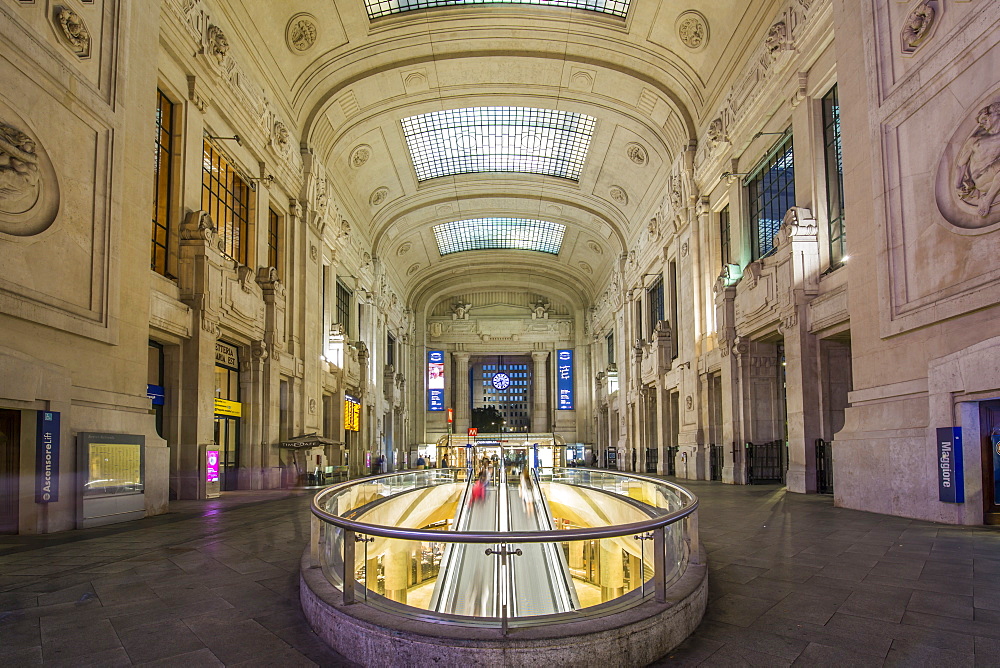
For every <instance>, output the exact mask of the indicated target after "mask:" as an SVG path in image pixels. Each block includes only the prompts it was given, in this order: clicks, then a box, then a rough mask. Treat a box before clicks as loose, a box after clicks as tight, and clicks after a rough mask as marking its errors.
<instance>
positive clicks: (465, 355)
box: [451, 351, 472, 362]
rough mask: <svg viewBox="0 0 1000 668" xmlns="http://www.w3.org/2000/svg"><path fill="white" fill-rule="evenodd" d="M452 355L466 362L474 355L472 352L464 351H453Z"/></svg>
mask: <svg viewBox="0 0 1000 668" xmlns="http://www.w3.org/2000/svg"><path fill="white" fill-rule="evenodd" d="M451 355H452V357H454V358H455V359H456V360H459V361H464V362H468V361H469V358H470V357H472V353H467V352H462V351H455V352H452V354H451Z"/></svg>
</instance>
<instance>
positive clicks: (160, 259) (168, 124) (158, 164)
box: [150, 89, 174, 276]
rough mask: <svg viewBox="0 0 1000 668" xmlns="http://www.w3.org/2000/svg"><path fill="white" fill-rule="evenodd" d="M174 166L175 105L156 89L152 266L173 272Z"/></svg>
mask: <svg viewBox="0 0 1000 668" xmlns="http://www.w3.org/2000/svg"><path fill="white" fill-rule="evenodd" d="M173 167H174V106H173V105H172V104H171V103H170V100H169V99H168V98H167V96H166V95H164V94H163V91H161V90H159V89H157V91H156V147H155V159H154V162H153V235H152V240H153V244H152V255H151V258H150V268H152V270H153V271H155V272H157V273H158V274H163V275H164V276H169V273H168V271H167V257H168V253H167V248H168V244H169V240H170V209H171V207H170V190H171V186H172V181H173V173H172V172H173Z"/></svg>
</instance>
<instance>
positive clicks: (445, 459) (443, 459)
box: [441, 454, 448, 469]
mask: <svg viewBox="0 0 1000 668" xmlns="http://www.w3.org/2000/svg"><path fill="white" fill-rule="evenodd" d="M441 468H443V469H446V468H448V455H447V454H446V455H444V456H442V457H441Z"/></svg>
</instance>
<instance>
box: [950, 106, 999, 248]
mask: <svg viewBox="0 0 1000 668" xmlns="http://www.w3.org/2000/svg"><path fill="white" fill-rule="evenodd" d="M973 123H974V124H973ZM935 195H936V198H937V204H938V209H940V211H941V213H942V214H943V215H944V217H945V218H946V219H947V220H948V221H949V222H950V223H952V224H954V225H956V226H958V227H962V228H966V229H977V228H984V227H988V226H990V225H993V224H994V223H998V222H1000V95H995V96H994V97H993V98H992V99H991V100H989V101H988V102H987V103H986V104H985V105H984V106H982V107H979V109H978V111H977V112H976V115H975V118H974V119H972V118H968V119H966V121H965V122H963V123H962V124H961V125H960V126H959V128H958V130H957V131H956V133H955V135H954V136H953V137H952V139H951V141H950V142H949V144H948V147H947V148H946V149H945V152H944V155H943V156H942V157H941V162H940V164H939V165H938V175H937V184H936V188H935Z"/></svg>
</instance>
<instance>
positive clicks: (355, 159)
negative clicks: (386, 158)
mask: <svg viewBox="0 0 1000 668" xmlns="http://www.w3.org/2000/svg"><path fill="white" fill-rule="evenodd" d="M371 155H372V147H371V146H369V145H368V144H361V145H360V146H358V147H357V148H355V149H354V150H353V151H351V166H352V167H355V168H357V167H361V166H362V165H364V164H365V163H366V162H368V158H370V157H371Z"/></svg>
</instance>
